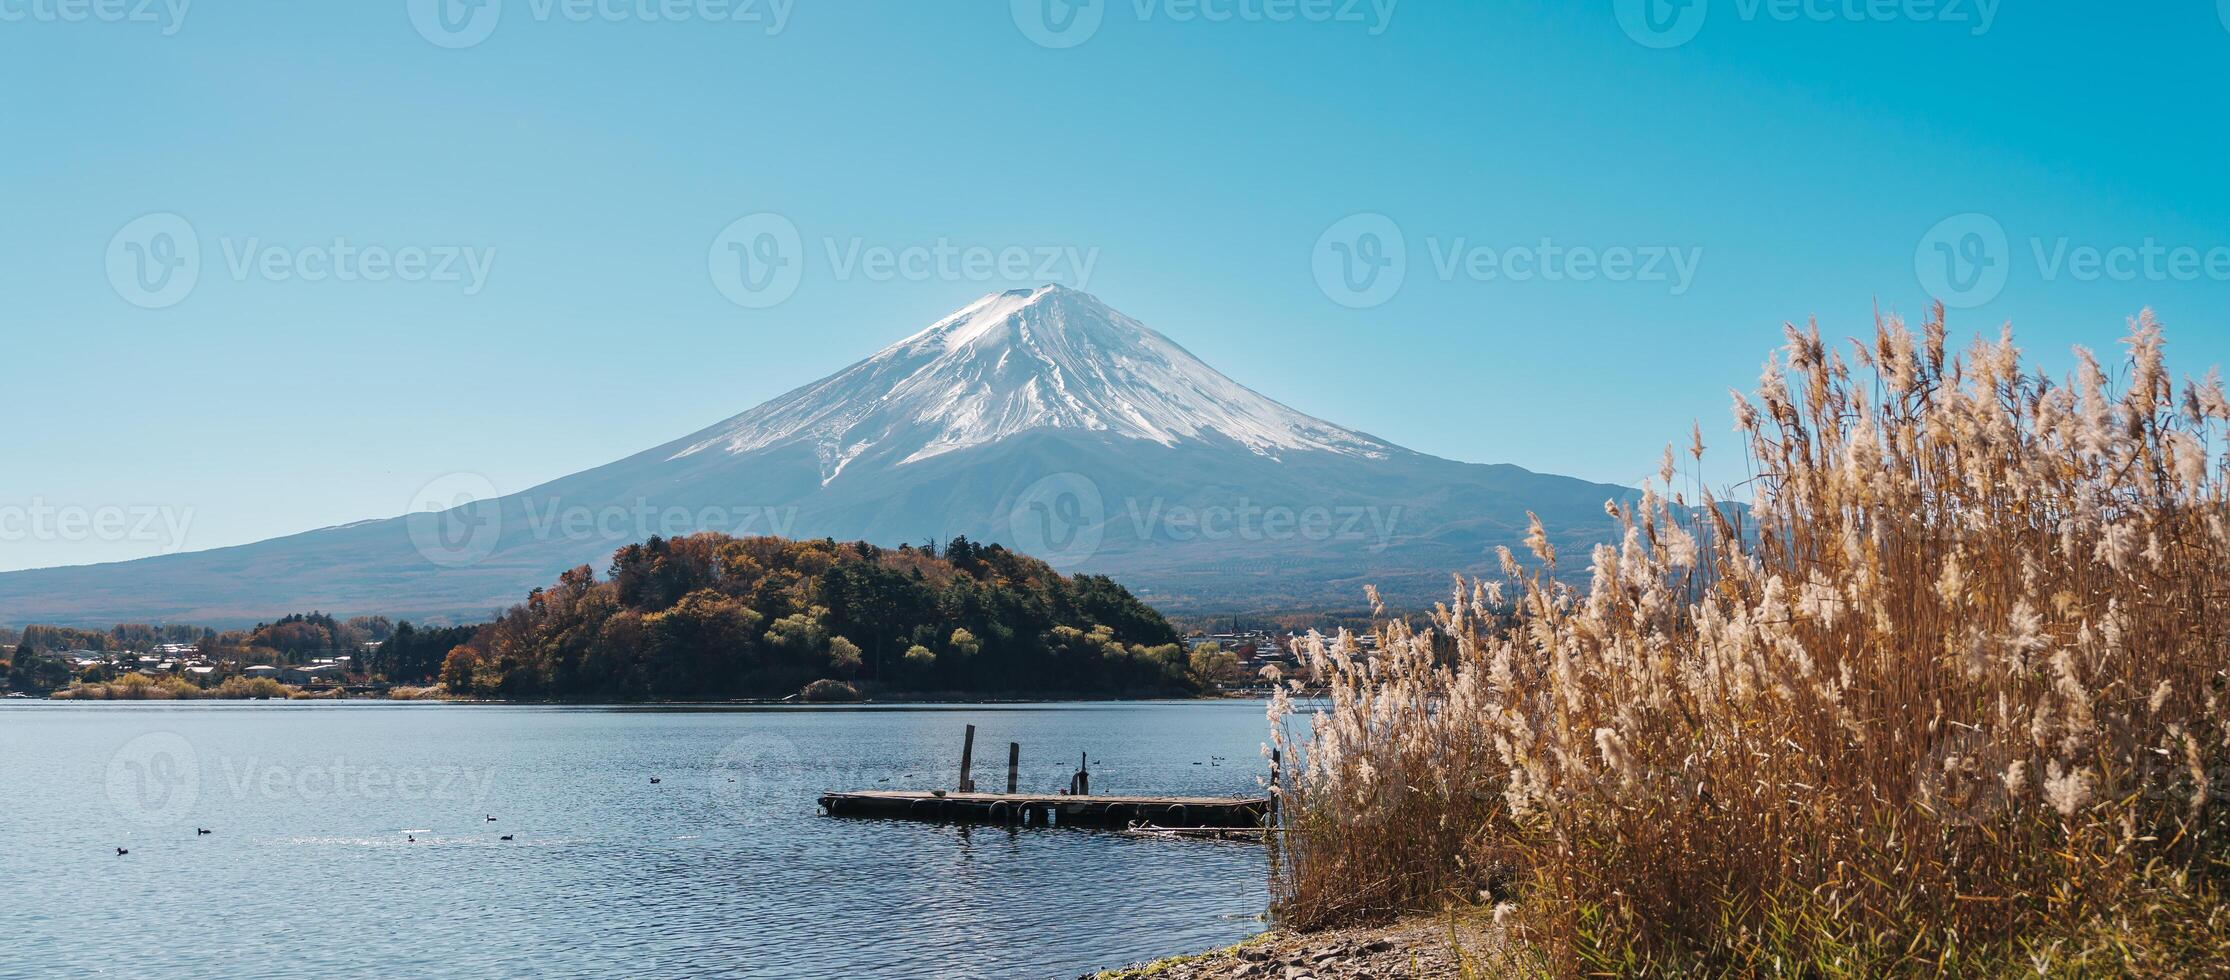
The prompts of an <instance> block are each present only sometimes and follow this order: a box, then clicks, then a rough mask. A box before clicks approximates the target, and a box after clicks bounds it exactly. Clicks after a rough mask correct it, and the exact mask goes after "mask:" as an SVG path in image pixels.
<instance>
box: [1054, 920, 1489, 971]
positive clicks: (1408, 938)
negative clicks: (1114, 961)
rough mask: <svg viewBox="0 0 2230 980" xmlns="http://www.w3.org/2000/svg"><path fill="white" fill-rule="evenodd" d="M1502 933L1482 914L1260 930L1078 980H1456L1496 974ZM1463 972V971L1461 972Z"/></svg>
mask: <svg viewBox="0 0 2230 980" xmlns="http://www.w3.org/2000/svg"><path fill="white" fill-rule="evenodd" d="M1503 952H1504V944H1503V939H1502V932H1501V930H1499V929H1497V928H1496V927H1495V925H1494V921H1493V918H1492V916H1491V915H1489V914H1487V913H1486V912H1485V911H1484V910H1477V911H1466V912H1458V913H1455V914H1454V915H1453V916H1452V917H1451V916H1448V915H1442V916H1421V917H1417V918H1411V919H1404V920H1401V921H1399V922H1395V923H1393V924H1391V925H1384V926H1362V927H1356V928H1351V929H1331V930H1326V931H1323V932H1306V933H1288V932H1267V933H1264V934H1262V935H1260V936H1256V937H1255V938H1253V939H1249V940H1247V941H1246V942H1243V943H1240V944H1238V945H1236V946H1231V947H1228V948H1225V949H1219V950H1214V951H1212V952H1207V953H1200V954H1197V955H1192V956H1173V957H1170V958H1169V959H1165V960H1159V961H1156V962H1153V963H1142V964H1137V965H1133V966H1130V967H1126V968H1124V969H1120V970H1110V971H1107V972H1104V973H1099V974H1093V975H1087V976H1086V977H1084V978H1082V980H1148V978H1151V980H1225V978H1231V980H1241V978H1243V980H1348V978H1363V977H1370V978H1377V980H1411V978H1417V980H1460V978H1465V977H1467V976H1468V977H1487V976H1497V975H1501V974H1502V972H1503V971H1501V970H1499V969H1497V968H1495V967H1494V964H1495V963H1498V962H1500V961H1501V958H1502V955H1503ZM1467 970H1468V973H1467V972H1466V971H1467Z"/></svg>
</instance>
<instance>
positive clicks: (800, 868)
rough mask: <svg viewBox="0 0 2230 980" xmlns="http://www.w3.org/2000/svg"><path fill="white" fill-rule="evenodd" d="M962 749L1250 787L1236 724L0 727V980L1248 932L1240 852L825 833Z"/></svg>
mask: <svg viewBox="0 0 2230 980" xmlns="http://www.w3.org/2000/svg"><path fill="white" fill-rule="evenodd" d="M968 724H974V725H975V726H977V743H976V764H977V768H976V774H977V775H976V778H977V782H978V785H979V786H981V787H985V788H990V787H992V786H993V785H994V784H998V785H999V786H1000V787H1001V788H1003V784H1004V782H1005V778H1006V775H1005V773H1006V743H1007V742H1009V741H1019V742H1021V743H1022V746H1023V754H1022V763H1023V765H1022V788H1024V789H1025V790H1052V789H1054V788H1057V787H1059V786H1062V785H1064V784H1065V783H1066V781H1067V779H1068V774H1069V773H1070V772H1071V771H1072V770H1073V769H1074V768H1075V766H1076V757H1077V753H1078V752H1080V751H1088V752H1090V753H1091V766H1092V788H1093V790H1094V792H1096V793H1161V792H1168V793H1181V794H1190V795H1226V794H1240V793H1251V792H1255V791H1257V789H1258V783H1257V778H1258V777H1259V776H1260V775H1261V774H1262V772H1263V770H1264V766H1263V763H1262V760H1261V757H1260V746H1261V743H1262V741H1263V728H1264V722H1263V715H1262V706H1261V705H1260V704H1259V703H1255V702H1188V703H1143V704H1141V703H1128V704H1078V705H1050V706H1012V707H1009V706H924V707H889V708H883V707H877V708H860V709H833V710H816V709H802V708H800V709H767V710H673V709H640V710H628V709H587V708H547V707H491V706H462V705H435V704H392V705H390V704H369V703H358V704H348V703H337V704H336V703H320V704H304V703H292V704H289V703H250V704H226V705H219V704H159V703H157V704H103V705H71V704H66V703H59V702H57V703H32V704H20V703H19V704H12V705H8V706H6V707H5V708H0V779H4V787H5V788H4V789H0V793H4V794H5V796H4V799H5V800H6V802H5V804H4V811H5V814H6V820H5V823H4V826H0V830H4V831H5V833H6V837H5V839H4V840H0V975H5V976H41V977H47V976H75V975H101V976H117V977H141V976H145V977H189V978H203V977H207V978H218V977H224V978H230V977H285V978H297V977H324V976H331V975H334V974H344V973H345V974H355V975H367V974H377V975H382V976H387V975H425V974H430V973H446V974H453V975H470V976H535V977H576V976H579V977H586V976H703V975H723V976H747V977H820V976H834V977H1073V976H1076V975H1077V974H1079V973H1082V972H1085V971H1087V970H1090V969H1095V968H1101V967H1108V966H1115V965H1120V964H1122V963H1125V962H1129V961H1132V960H1137V959H1147V958H1153V957H1158V956H1162V955H1166V954H1169V953H1174V952H1183V951H1191V950H1196V949H1200V948H1206V947H1210V946H1216V945H1222V944H1227V943H1231V942H1236V941H1238V940H1240V939H1242V938H1245V937H1246V936H1248V935H1251V934H1252V933H1254V932H1256V931H1258V930H1259V929H1260V928H1261V923H1260V915H1261V913H1262V911H1263V907H1264V905H1265V903H1266V899H1267V893H1266V889H1265V885H1264V880H1265V861H1266V858H1265V855H1264V852H1263V849H1262V848H1261V847H1260V846H1259V845H1249V844H1232V843H1221V842H1206V841H1190V840H1184V841H1170V840H1154V839H1145V838H1134V837H1129V836H1125V835H1121V834H1111V833H1103V832H1093V831H1082V830H1060V829H1053V830H1010V829H1006V828H989V827H965V826H958V825H935V824H916V823H909V822H904V821H878V820H854V819H834V818H829V817H825V816H821V815H820V814H819V812H818V808H817V807H816V805H815V803H814V797H815V795H816V794H817V793H818V792H820V791H821V790H824V789H859V788H884V789H898V788H921V789H927V788H945V787H949V786H951V785H952V784H953V782H954V781H955V780H956V778H957V776H958V772H957V770H958V764H959V754H960V740H961V732H962V727H963V726H964V725H968ZM1216 756H1221V757H1224V759H1225V761H1224V762H1223V763H1222V764H1221V765H1210V764H1208V763H1209V762H1210V760H1211V758H1212V757H1216ZM1196 762H1198V763H1202V764H1201V765H1194V764H1193V763H1196ZM652 778H657V779H658V780H659V782H658V783H657V784H652V783H651V782H650V780H651V779H652ZM884 779H887V780H888V782H880V781H879V780H884ZM490 815H493V816H495V817H496V818H497V819H496V820H495V821H494V822H489V821H488V820H487V819H486V818H487V817H488V816H490ZM197 827H206V828H210V829H212V830H213V831H215V832H214V833H213V834H211V835H209V836H198V835H196V834H195V833H194V831H195V829H196V828H197ZM504 834H510V835H513V836H514V837H515V840H513V841H510V842H504V841H501V840H500V839H499V838H500V837H501V836H502V835H504ZM410 837H416V838H417V840H416V842H415V843H412V842H410V841H409V840H408V838H410ZM117 847H125V848H128V849H130V851H131V854H130V855H128V856H123V857H119V856H117V855H116V852H115V849H116V848H117Z"/></svg>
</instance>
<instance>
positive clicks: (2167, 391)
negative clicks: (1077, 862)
mask: <svg viewBox="0 0 2230 980" xmlns="http://www.w3.org/2000/svg"><path fill="white" fill-rule="evenodd" d="M2125 344H2126V345H2127V348H2128V353H2127V357H2126V359H2125V362H2124V364H2123V376H2122V377H2121V379H2120V383H2119V384H2118V385H2116V384H2112V383H2110V382H2109V381H2108V379H2107V376H2106V372H2105V369H2104V368H2103V367H2102V366H2100V365H2099V364H2098V362H2097V361H2096V359H2095V358H2094V357H2092V355H2091V354H2090V353H2089V352H2087V351H2080V350H2079V351H2078V352H2077V358H2078V363H2079V368H2078V371H2077V374H2076V377H2075V378H2074V379H2073V380H2072V381H2071V382H2070V383H2068V384H2065V385H2062V384H2057V383H2054V382H2052V381H2050V380H2048V379H2046V378H2044V377H2042V376H2040V375H2035V374H2029V373H2025V372H2024V371H2023V370H2022V368H2021V358H2020V354H2019V352H2018V351H2017V350H2016V349H2015V347H2014V346H2013V343H2012V338H2011V335H2010V333H2007V334H2005V335H2002V336H2001V337H2000V339H1998V340H1996V341H1994V342H1993V341H1983V340H1977V341H1976V342H1975V344H1974V345H1973V346H1972V347H1971V348H1970V349H1969V351H1968V352H1967V353H1966V355H1965V356H1963V357H1954V358H1947V356H1946V351H1945V331H1944V324H1943V315H1942V311H1941V309H1940V308H1938V309H1937V310H1936V311H1935V313H1934V314H1933V315H1932V316H1931V317H1930V318H1929V319H1928V320H1927V322H1926V324H1925V325H1924V327H1923V329H1922V331H1921V333H1920V334H1919V335H1918V336H1915V335H1914V334H1913V333H1911V332H1910V331H1908V330H1907V329H1906V328H1905V327H1904V326H1903V325H1902V324H1901V323H1899V322H1897V321H1895V320H1894V319H1891V320H1887V321H1883V322H1878V323H1877V324H1876V333H1875V337H1874V339H1873V341H1872V343H1871V344H1859V343H1855V342H1854V344H1853V347H1852V351H1851V353H1850V355H1849V356H1848V357H1847V358H1846V357H1845V356H1844V355H1843V354H1840V353H1837V352H1835V351H1832V350H1830V349H1829V348H1828V346H1827V345H1826V344H1824V343H1823V342H1822V340H1821V338H1820V334H1819V331H1818V328H1817V327H1816V326H1814V327H1811V328H1810V329H1806V330H1798V329H1796V328H1794V327H1791V328H1790V329H1789V330H1788V344H1787V346H1786V347H1784V348H1783V349H1782V351H1781V352H1780V353H1779V354H1778V355H1777V356H1776V357H1775V358H1774V359H1773V360H1771V361H1769V363H1768V365H1767V368H1766V370H1765V373H1764V376H1763V377H1762V378H1761V379H1760V383H1759V387H1758V390H1757V392H1756V394H1755V395H1754V397H1753V398H1744V397H1742V396H1740V395H1737V396H1736V398H1735V418H1736V428H1737V431H1738V432H1740V433H1741V434H1742V436H1743V439H1744V441H1745V445H1746V449H1747V452H1748V456H1749V459H1750V462H1751V464H1752V466H1753V467H1754V470H1753V472H1754V473H1755V474H1756V478H1755V479H1754V480H1753V481H1752V486H1753V488H1754V491H1755V497H1754V500H1752V501H1751V502H1750V506H1749V508H1748V509H1747V510H1746V511H1745V510H1744V509H1741V508H1730V507H1725V506H1722V505H1721V504H1720V503H1719V502H1718V501H1716V500H1714V499H1713V498H1712V496H1711V495H1710V494H1709V493H1708V492H1703V493H1700V494H1696V493H1695V492H1694V491H1693V489H1691V490H1690V492H1689V493H1675V492H1674V491H1673V490H1672V487H1673V486H1674V485H1675V483H1676V481H1677V480H1679V478H1680V473H1679V470H1678V468H1677V467H1676V465H1675V462H1676V461H1675V457H1674V455H1673V452H1672V450H1671V449H1670V448H1668V449H1667V451H1666V457H1665V461H1664V464H1663V466H1662V468H1661V470H1660V473H1659V474H1658V476H1659V482H1658V483H1655V484H1645V486H1644V488H1643V492H1642V494H1641V496H1640V499H1639V501H1638V502H1635V503H1633V504H1632V505H1630V506H1620V505H1618V504H1617V503H1615V502H1614V503H1612V504H1609V505H1607V506H1608V507H1609V509H1610V511H1611V513H1612V514H1613V516H1614V517H1615V518H1616V519H1617V520H1618V522H1619V524H1620V526H1621V527H1622V528H1623V529H1624V536H1623V540H1622V541H1620V542H1619V543H1617V544H1616V545H1603V546H1599V547H1597V548H1596V549H1595V551H1594V553H1593V554H1592V555H1591V556H1590V564H1591V570H1592V580H1591V582H1590V584H1589V585H1588V586H1587V587H1586V588H1584V589H1581V588H1575V587H1572V586H1570V585H1567V584H1565V583H1564V582H1562V581H1560V580H1559V579H1558V578H1557V577H1556V571H1557V569H1558V567H1559V566H1558V563H1557V555H1556V554H1555V551H1554V548H1553V547H1552V546H1550V545H1549V543H1548V541H1547V536H1546V533H1545V531H1544V529H1542V528H1541V527H1540V525H1539V522H1538V521H1536V522H1535V524H1534V528H1533V533H1532V535H1531V537H1530V539H1529V541H1528V545H1529V550H1530V551H1531V552H1532V553H1533V558H1534V561H1533V562H1532V563H1531V564H1530V566H1527V565H1523V564H1521V563H1520V561H1519V560H1518V558H1517V557H1515V556H1513V555H1511V554H1509V552H1508V551H1507V550H1505V551H1504V552H1503V556H1502V564H1503V570H1504V577H1505V579H1506V582H1497V583H1465V582H1463V581H1462V580H1460V579H1459V580H1458V582H1457V586H1456V590H1455V593H1454V595H1453V597H1452V598H1451V601H1450V602H1448V603H1446V604H1443V605H1442V606H1441V607H1439V608H1438V609H1437V610H1436V612H1435V613H1434V615H1433V616H1432V617H1431V623H1430V625H1429V626H1428V627H1425V628H1420V629H1416V630H1412V629H1410V628H1409V627H1407V626H1405V625H1403V624H1401V623H1398V622H1395V623H1388V624H1385V625H1382V626H1381V627H1380V628H1379V634H1380V636H1379V640H1380V643H1379V651H1380V652H1379V653H1378V654H1377V655H1375V656H1373V657H1364V656H1363V655H1361V654H1360V653H1359V651H1358V649H1357V647H1356V645H1355V644H1354V643H1353V642H1352V639H1351V638H1350V637H1348V636H1346V635H1344V634H1343V635H1341V636H1338V637H1333V638H1321V637H1318V638H1314V642H1313V644H1312V649H1311V651H1310V658H1309V659H1310V664H1309V669H1310V670H1311V671H1313V672H1314V673H1315V675H1316V677H1317V679H1318V680H1320V681H1322V682H1324V683H1326V684H1327V685H1328V688H1329V693H1328V695H1327V702H1326V703H1325V704H1324V705H1323V706H1322V707H1321V709H1320V710H1319V711H1317V712H1316V713H1315V715H1314V716H1313V719H1312V721H1311V725H1312V728H1313V732H1312V736H1313V737H1312V738H1311V739H1309V740H1308V744H1307V745H1306V749H1307V751H1306V754H1305V758H1306V762H1305V765H1303V766H1302V767H1300V768H1299V769H1298V771H1297V772H1296V773H1294V775H1293V778H1291V779H1289V780H1288V785H1287V786H1286V787H1284V789H1283V792H1284V793H1285V799H1284V812H1285V814H1286V819H1287V821H1288V823H1289V826H1290V832H1289V833H1287V834H1285V835H1283V837H1282V838H1281V841H1282V844H1281V851H1280V853H1279V855H1278V861H1277V864H1276V878H1277V880H1276V882H1275V886H1276V889H1277V893H1278V899H1279V901H1278V910H1279V912H1280V914H1281V915H1282V916H1284V917H1285V918H1286V920H1287V921H1288V922H1290V923H1292V924H1294V925H1296V926H1300V927H1310V926H1316V925H1327V924H1334V923H1340V922H1347V921H1354V920H1361V919H1370V918H1374V917H1382V916H1385V915H1388V914H1392V913H1395V912H1399V911H1405V910H1414V909H1419V908H1428V907H1431V906H1433V905H1434V904H1436V903H1439V902H1443V901H1446V900H1448V899H1450V898H1456V899H1461V900H1475V899H1477V898H1478V897H1479V896H1480V895H1481V894H1482V892H1492V893H1495V894H1494V897H1496V898H1500V897H1503V893H1507V894H1508V895H1510V896H1512V897H1514V900H1515V902H1516V906H1515V909H1514V910H1505V912H1506V915H1507V916H1508V917H1509V918H1510V919H1511V921H1512V924H1513V927H1514V928H1515V929H1517V930H1518V931H1519V932H1520V933H1521V934H1522V935H1523V936H1524V937H1525V938H1526V939H1527V940H1528V941H1529V942H1530V943H1531V944H1532V945H1533V946H1534V947H1535V948H1536V949H1538V950H1540V951H1541V952H1542V954H1543V955H1544V957H1545V959H1546V962H1548V963H1550V964H1553V967H1552V969H1553V971H1554V972H1558V973H1567V974H1578V973H1596V972H1611V973H1631V972H1664V971H1672V970H1707V971H1713V972H1730V973H1749V972H1754V971H1761V970H1776V971H1781V970H1787V971H1794V972H1812V973H1819V974H1822V975H1864V974H1871V973H1876V972H1880V971H1885V970H1944V969H1958V970H1965V969H1968V968H1970V967H1974V965H1975V964H1977V963H1982V964H1991V963H1996V964H2003V963H2010V962H2014V961H2015V959H2017V958H2018V959H2020V962H2022V963H2024V964H2025V967H2024V968H2025V969H2026V968H2035V969H2037V970H2039V971H2052V970H2067V969H2071V968H2072V969H2074V970H2076V971H2077V972H2083V971H2085V970H2090V969H2093V968H2097V967H2099V965H2100V964H2109V965H2108V966H2107V967H2106V968H2110V969H2125V968H2137V967H2139V966H2143V967H2144V968H2148V969H2161V970H2170V971H2183V970H2185V969H2187V968H2189V967H2190V966H2191V965H2192V964H2195V963H2196V964H2205V963H2208V962H2219V961H2210V960H2208V959H2206V957H2209V956H2214V955H2218V954H2219V953H2221V952H2222V950H2221V948H2220V947H2219V946H2218V945H2217V943H2218V942H2219V941H2218V940H2216V939H2215V938H2214V937H2215V936H2216V935H2217V934H2218V933H2217V932H2216V931H2215V930H2214V929H2213V928H2212V925H2213V923H2214V920H2215V919H2216V918H2217V917H2218V915H2219V910H2220V908H2221V905H2220V904H2219V903H2218V902H2216V901H2215V900H2214V898H2213V896H2214V894H2215V892H2214V890H2213V883H2212V879H2213V878H2214V877H2215V876H2216V875H2218V874H2220V873H2221V871H2222V864H2221V860H2222V859H2223V858H2224V857H2225V856H2226V855H2225V848H2224V846H2223V845H2224V841H2225V839H2226V838H2225V832H2226V830H2230V828H2226V826H2225V823H2224V819H2223V813H2224V807H2222V806H2221V805H2220V801H2219V800H2218V799H2217V798H2216V797H2217V795H2218V794H2220V793H2221V792H2222V791H2223V790H2224V789H2225V788H2226V787H2225V785H2224V781H2223V779H2222V778H2221V777H2222V774H2223V773H2225V772H2226V771H2230V770H2226V769H2225V765H2226V763H2230V724H2226V721H2230V719H2226V717H2225V716H2226V714H2230V704H2226V703H2225V698H2226V690H2225V688H2226V681H2230V673H2226V671H2230V635H2226V633H2230V631H2226V628H2225V611H2224V610H2226V609H2230V606H2226V605H2225V602H2226V600H2230V523H2226V515H2230V507H2226V506H2225V503H2226V500H2230V498H2226V488H2230V479H2226V476H2230V469H2226V467H2230V459H2225V458H2224V457H2222V456H2219V455H2217V453H2218V452H2219V451H2220V449H2221V447H2222V446H2224V445H2225V444H2230V441H2226V440H2224V438H2223V436H2224V434H2225V429H2226V426H2230V400H2226V399H2225V396H2224V393H2223V386H2222V384H2221V380H2220V377H2219V375H2217V374H2210V375H2209V376H2208V377H2207V378H2206V379H2205V380H2203V381H2196V382H2195V381H2190V380H2188V379H2187V380H2186V381H2185V383H2184V384H2183V386H2182V387H2181V389H2180V390H2179V389H2178V388H2177V387H2176V386H2175V385H2173V384H2172V382H2171V380H2170V378H2169V376H2168V373H2167V370H2166V369H2165V367H2164V366H2163V361H2162V338H2161V333H2160V329H2159V327H2158V325H2157V324H2156V323H2155V322H2154V321H2153V318H2152V316H2151V314H2150V313H2149V312H2147V313H2145V314H2143V315H2141V316H2140V317H2138V318H2137V319H2136V320H2135V321H2133V323H2132V329H2131V333H2130V335H2129V337H2128V339H2127V340H2126V341H2125ZM1854 363H1855V364H1856V365H1858V367H1859V371H1858V372H1857V373H1856V375H1855V376H1854V371H1853V369H1852V365H1853V364H1854ZM1703 451H1704V447H1703V445H1702V438H1701V434H1700V432H1698V433H1697V434H1696V435H1695V436H1694V438H1693V439H1692V441H1691V445H1690V447H1689V452H1690V455H1691V456H1692V458H1694V459H1698V460H1700V459H1701V458H1702V455H1703ZM1667 494H1671V496H1670V497H1669V498H1668V497H1667V496H1666V495H1667ZM1691 494H1694V496H1693V497H1692V496H1691ZM1506 589H1507V590H1508V593H1507V595H1505V590H1506ZM1289 710H1290V704H1289V703H1288V702H1287V700H1286V699H1285V698H1283V697H1281V698H1279V699H1278V701H1277V703H1275V704H1273V705H1272V707H1271V717H1272V719H1273V728H1274V729H1275V730H1276V738H1277V739H1278V742H1279V744H1280V746H1281V747H1282V748H1283V749H1284V751H1285V757H1286V758H1288V759H1295V758H1301V757H1302V754H1301V753H1300V751H1299V750H1300V749H1301V748H1302V747H1303V746H1302V745H1301V744H1300V743H1301V741H1302V740H1300V739H1298V738H1295V737H1293V736H1292V734H1291V733H1289V732H1287V731H1286V730H1285V728H1284V719H1285V717H1286V713H1287V712H1288V711H1289ZM2201 923H2205V924H2206V927H2205V928H2202V927H2201V926H2200V924H2201ZM2117 950H2118V952H2117ZM2100 957H2104V959H2101V958H2100ZM2070 964H2075V966H2073V967H2070V966H2069V965H2070ZM1981 968H1984V969H1990V968H1991V967H1987V966H1986V967H1981Z"/></svg>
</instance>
